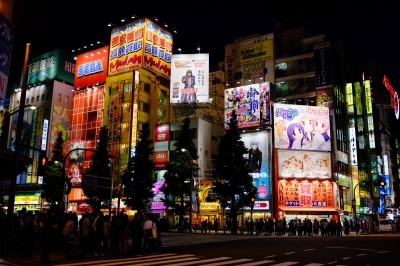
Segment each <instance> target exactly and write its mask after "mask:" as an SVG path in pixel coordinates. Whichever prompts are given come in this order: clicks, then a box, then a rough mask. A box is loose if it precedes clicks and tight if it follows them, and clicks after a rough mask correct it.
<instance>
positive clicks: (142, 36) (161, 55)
mask: <svg viewBox="0 0 400 266" xmlns="http://www.w3.org/2000/svg"><path fill="white" fill-rule="evenodd" d="M110 44H111V45H110V46H111V47H110V55H109V65H108V75H109V76H111V75H116V74H120V73H123V72H127V71H132V70H135V69H139V68H142V67H143V68H146V69H147V70H149V71H151V72H153V73H155V74H157V75H160V76H162V77H165V78H168V79H169V78H170V76H171V54H172V35H171V33H169V32H168V31H166V30H164V29H162V28H161V27H159V26H158V25H156V24H154V23H153V22H152V21H151V20H149V19H147V18H141V19H138V20H136V21H133V22H129V23H127V24H125V25H122V26H118V27H116V28H113V29H112V30H111V40H110Z"/></svg>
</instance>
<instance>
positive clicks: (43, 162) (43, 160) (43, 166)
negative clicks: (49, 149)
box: [37, 152, 47, 176]
mask: <svg viewBox="0 0 400 266" xmlns="http://www.w3.org/2000/svg"><path fill="white" fill-rule="evenodd" d="M46 171H47V157H46V154H45V153H44V152H41V153H40V155H39V162H38V168H37V175H38V176H45V175H46Z"/></svg>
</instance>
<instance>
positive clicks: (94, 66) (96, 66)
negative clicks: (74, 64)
mask: <svg viewBox="0 0 400 266" xmlns="http://www.w3.org/2000/svg"><path fill="white" fill-rule="evenodd" d="M102 71H103V63H102V61H101V60H100V59H99V60H97V61H93V62H89V63H86V64H82V65H80V66H79V67H78V74H77V77H78V78H79V77H82V76H84V75H85V76H87V75H90V74H94V73H97V72H102Z"/></svg>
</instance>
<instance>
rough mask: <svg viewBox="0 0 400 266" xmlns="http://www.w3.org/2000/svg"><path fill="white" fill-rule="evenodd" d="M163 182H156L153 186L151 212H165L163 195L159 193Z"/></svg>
mask: <svg viewBox="0 0 400 266" xmlns="http://www.w3.org/2000/svg"><path fill="white" fill-rule="evenodd" d="M164 183H165V181H157V182H155V183H154V185H153V193H154V197H153V198H151V209H152V210H165V209H166V207H165V205H164V202H163V200H164V198H165V195H164V193H163V192H162V191H161V187H162V186H163V185H164Z"/></svg>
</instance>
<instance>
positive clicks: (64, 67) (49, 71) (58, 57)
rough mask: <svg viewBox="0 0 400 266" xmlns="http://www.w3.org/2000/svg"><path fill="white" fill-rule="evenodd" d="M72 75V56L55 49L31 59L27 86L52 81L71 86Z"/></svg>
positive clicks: (73, 70) (73, 69)
mask: <svg viewBox="0 0 400 266" xmlns="http://www.w3.org/2000/svg"><path fill="white" fill-rule="evenodd" d="M74 73H75V60H74V54H72V53H70V52H67V51H64V50H62V49H57V50H54V51H51V52H48V53H45V54H42V55H39V56H35V57H33V58H32V63H31V64H30V65H29V72H28V85H34V84H36V83H38V82H43V81H46V80H54V79H58V80H63V81H65V82H68V83H70V84H73V83H74Z"/></svg>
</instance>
